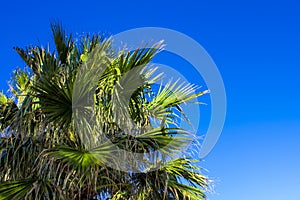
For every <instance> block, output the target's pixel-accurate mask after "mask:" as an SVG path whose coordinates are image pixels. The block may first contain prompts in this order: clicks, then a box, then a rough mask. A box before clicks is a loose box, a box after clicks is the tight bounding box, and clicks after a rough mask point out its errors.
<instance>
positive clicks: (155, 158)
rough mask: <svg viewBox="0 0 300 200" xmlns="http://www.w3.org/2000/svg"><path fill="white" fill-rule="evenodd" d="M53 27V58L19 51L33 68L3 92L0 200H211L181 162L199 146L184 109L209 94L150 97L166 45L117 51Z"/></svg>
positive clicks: (188, 163) (165, 90)
mask: <svg viewBox="0 0 300 200" xmlns="http://www.w3.org/2000/svg"><path fill="white" fill-rule="evenodd" d="M51 28H52V32H53V37H54V43H55V47H56V48H55V51H53V52H51V51H50V49H49V48H43V47H38V46H34V47H27V48H25V49H22V48H18V47H16V48H15V50H16V52H17V53H18V54H19V55H20V57H21V58H22V59H23V60H24V62H25V63H26V66H27V67H28V68H26V69H18V70H16V71H15V72H14V76H13V78H12V82H11V88H10V91H11V97H8V96H7V95H5V94H4V93H0V133H1V135H0V199H1V200H2V199H115V200H117V199H118V200H122V199H124V200H125V199H195V200H196V199H197V200H199V199H205V198H206V196H205V191H206V190H207V188H208V182H209V181H208V179H207V177H206V176H204V175H202V173H201V171H200V168H199V167H198V165H197V162H198V161H197V160H193V159H192V158H187V157H184V156H181V157H179V158H178V157H176V156H175V154H176V153H178V152H180V151H181V150H182V147H184V146H185V145H187V144H190V143H191V142H193V139H194V138H193V137H192V136H191V134H190V133H188V132H187V131H185V130H182V129H181V128H180V127H178V125H177V124H176V118H181V117H180V116H185V115H184V113H183V111H182V109H181V107H180V105H181V104H182V103H185V102H189V101H191V100H193V99H196V98H197V97H199V96H201V95H203V94H205V93H206V91H203V92H198V93H194V91H195V89H197V87H195V86H194V85H191V84H184V83H183V84H178V82H175V83H167V84H166V85H165V86H164V87H162V86H161V87H160V88H159V89H155V88H154V83H155V82H156V80H158V79H159V78H160V74H158V75H155V68H153V67H150V65H149V63H150V62H151V60H152V58H153V57H154V56H155V55H156V54H157V53H158V52H159V51H160V50H161V49H162V43H161V42H158V43H156V44H154V45H152V46H149V47H148V46H145V47H144V48H139V49H136V50H134V51H126V50H125V49H124V50H122V51H120V52H116V51H115V49H113V48H112V40H111V39H109V38H104V37H102V36H99V35H94V36H89V35H86V36H83V37H82V38H81V39H79V40H75V39H74V38H73V37H72V35H66V33H65V32H64V30H63V29H62V27H61V25H58V24H52V25H51ZM137 82H138V83H139V84H138V85H135V86H134V87H133V86H132V84H133V85H134V84H135V83H137ZM120 94H125V95H123V96H122V95H120ZM128 118H130V120H128ZM157 124H158V125H157ZM132 126H134V127H132ZM124 127H126V130H124ZM133 130H135V132H136V133H135V134H132V132H133ZM136 130H137V131H136ZM128 133H131V134H128ZM124 152H125V153H126V156H125V157H124V156H123V157H122V155H123V154H122V153H124ZM128 152H129V153H128ZM136 156H137V157H136ZM120 158H123V160H122V159H120ZM137 158H139V159H137ZM129 162H130V166H128V163H129ZM149 163H150V164H149Z"/></svg>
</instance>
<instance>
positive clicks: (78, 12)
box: [0, 0, 300, 200]
mask: <svg viewBox="0 0 300 200" xmlns="http://www.w3.org/2000/svg"><path fill="white" fill-rule="evenodd" d="M299 10H300V3H299V2H297V1H296V0H273V1H271V0H260V1H258V0H251V1H250V0H239V1H238V0H234V1H219V0H211V1H203V0H199V1H190V0H186V1H183V2H180V3H179V1H178V2H175V1H161V2H160V1H157V0H152V1H103V2H102V1H101V2H100V1H89V2H88V3H87V2H85V1H76V0H74V1H57V0H52V1H49V2H41V1H25V2H24V1H19V2H9V1H5V3H4V2H3V3H2V6H1V8H0V17H1V19H2V20H1V32H0V35H1V37H0V74H1V81H0V88H1V89H2V90H4V91H5V90H7V89H8V87H7V86H6V83H7V82H6V81H7V80H8V79H9V77H10V75H11V72H12V70H13V69H15V68H16V66H21V67H23V66H24V64H23V63H22V62H21V60H20V59H19V57H18V55H17V54H16V53H15V52H14V51H13V49H12V47H13V46H20V47H24V46H26V45H30V44H32V45H33V44H42V45H46V44H47V42H48V41H50V40H51V34H50V27H49V22H50V21H51V20H53V19H57V20H60V21H61V22H62V23H63V24H64V26H65V28H66V29H67V30H68V32H75V33H82V32H91V33H95V32H96V33H97V32H105V33H108V34H116V33H119V32H121V31H125V30H127V29H132V28H137V27H147V26H154V27H165V28H170V29H174V30H176V31H180V32H182V33H184V34H186V35H188V36H190V37H192V38H194V39H195V40H196V41H197V42H199V43H200V44H201V45H202V46H203V47H204V48H205V49H206V50H207V52H208V53H209V54H210V55H211V57H212V58H213V59H214V61H215V63H216V64H217V66H218V68H219V71H220V73H221V75H222V77H223V80H224V84H225V87H226V93H227V118H226V123H225V126H224V130H223V133H222V135H221V137H220V139H219V141H218V143H217V145H216V146H215V148H214V149H213V151H212V152H211V153H210V154H209V155H208V156H207V157H206V158H205V161H204V162H203V163H202V166H204V167H205V168H207V169H208V170H209V175H210V176H211V177H212V178H213V179H214V180H215V182H216V194H213V195H210V199H211V200H229V199H230V200H253V199H255V200H268V199H272V200H283V199H288V200H299V199H300V190H299V188H300V171H299V169H300V160H299V155H300V146H299V144H300V93H299V92H300V78H299V76H300V37H299V36H300V12H299ZM170 64H172V62H171V63H170ZM173 64H174V67H175V68H176V67H179V66H178V62H174V63H173ZM187 73H189V71H187ZM190 75H191V77H192V73H190Z"/></svg>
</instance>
